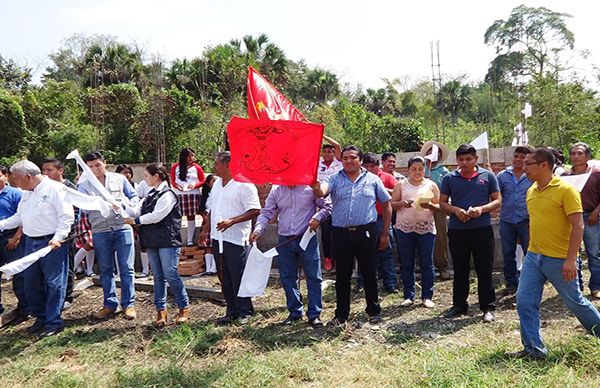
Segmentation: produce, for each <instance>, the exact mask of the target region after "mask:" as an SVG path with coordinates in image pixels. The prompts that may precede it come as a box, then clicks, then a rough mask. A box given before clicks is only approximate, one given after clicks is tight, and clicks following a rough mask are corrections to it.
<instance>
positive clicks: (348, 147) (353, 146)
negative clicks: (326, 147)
mask: <svg viewBox="0 0 600 388" xmlns="http://www.w3.org/2000/svg"><path fill="white" fill-rule="evenodd" d="M346 151H356V153H357V154H358V159H359V160H360V161H361V162H362V159H363V153H362V151H361V150H360V148H358V147H357V146H355V145H352V144H348V145H347V146H345V147H344V148H342V156H344V152H346Z"/></svg>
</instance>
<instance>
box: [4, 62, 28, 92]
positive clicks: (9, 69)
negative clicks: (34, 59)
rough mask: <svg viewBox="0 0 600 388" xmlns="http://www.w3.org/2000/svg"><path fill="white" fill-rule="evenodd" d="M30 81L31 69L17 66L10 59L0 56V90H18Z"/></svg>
mask: <svg viewBox="0 0 600 388" xmlns="http://www.w3.org/2000/svg"><path fill="white" fill-rule="evenodd" d="M30 81H31V69H29V68H26V67H23V66H19V65H18V64H17V63H16V62H15V61H14V60H12V59H4V58H3V57H2V54H0V88H6V89H12V90H15V89H19V88H21V87H22V86H25V85H27V84H28V83H29V82H30Z"/></svg>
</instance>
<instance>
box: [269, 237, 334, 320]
mask: <svg viewBox="0 0 600 388" xmlns="http://www.w3.org/2000/svg"><path fill="white" fill-rule="evenodd" d="M289 238H290V237H289V236H287V237H286V236H279V244H281V243H283V242H284V241H287V240H289ZM277 253H278V254H279V256H278V257H277V264H278V266H279V277H280V280H281V286H282V287H283V290H284V291H285V299H286V302H287V308H288V311H289V312H290V316H291V317H293V318H300V317H302V314H303V304H302V296H301V294H300V287H299V284H298V268H299V265H298V264H302V268H303V269H304V275H306V288H307V289H308V311H307V317H308V319H314V318H317V317H319V316H320V315H321V310H322V300H321V282H322V280H323V279H322V278H321V258H320V255H319V243H318V239H317V237H316V236H313V238H312V239H311V240H310V242H309V243H308V246H307V247H306V250H305V251H303V250H302V248H300V240H299V239H296V240H294V241H292V242H290V243H288V244H286V245H283V246H282V247H280V248H277Z"/></svg>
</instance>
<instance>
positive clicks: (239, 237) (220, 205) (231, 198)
mask: <svg viewBox="0 0 600 388" xmlns="http://www.w3.org/2000/svg"><path fill="white" fill-rule="evenodd" d="M206 209H207V210H208V211H210V236H211V238H213V239H215V240H218V239H219V234H221V232H218V231H217V223H219V222H220V221H222V220H225V219H227V218H233V217H237V216H239V215H241V214H244V213H246V212H247V211H248V210H252V209H260V201H259V199H258V190H256V186H254V185H253V184H251V183H242V182H236V181H234V180H233V179H232V180H230V181H229V182H227V184H226V185H225V187H223V181H222V179H221V178H218V177H217V178H216V179H215V183H214V184H213V188H212V190H211V191H210V195H209V196H208V200H207V201H206ZM251 229H252V221H251V220H248V221H244V222H240V223H237V224H235V225H233V226H231V227H230V228H229V229H227V230H226V231H224V232H222V237H223V241H227V242H230V243H232V244H236V245H242V246H243V245H246V243H247V242H248V239H249V237H250V232H251Z"/></svg>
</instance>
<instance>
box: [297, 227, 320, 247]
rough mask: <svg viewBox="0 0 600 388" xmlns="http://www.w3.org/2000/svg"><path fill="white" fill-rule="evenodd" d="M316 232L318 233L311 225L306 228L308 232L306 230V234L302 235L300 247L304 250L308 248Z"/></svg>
mask: <svg viewBox="0 0 600 388" xmlns="http://www.w3.org/2000/svg"><path fill="white" fill-rule="evenodd" d="M315 234H317V232H316V231H314V230H310V227H308V228H306V232H304V234H303V235H302V240H300V248H302V250H303V251H305V250H306V247H307V246H308V243H309V242H310V239H311V238H313V236H314V235H315Z"/></svg>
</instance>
